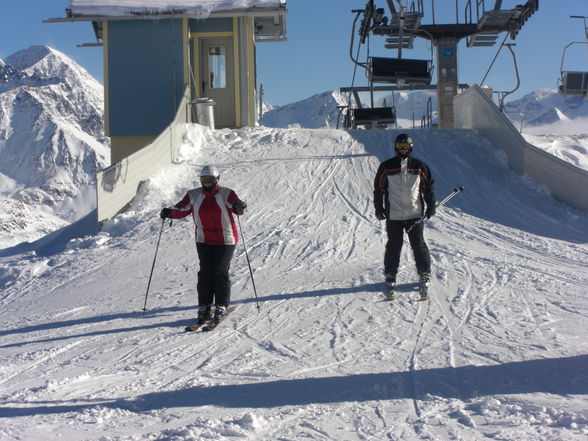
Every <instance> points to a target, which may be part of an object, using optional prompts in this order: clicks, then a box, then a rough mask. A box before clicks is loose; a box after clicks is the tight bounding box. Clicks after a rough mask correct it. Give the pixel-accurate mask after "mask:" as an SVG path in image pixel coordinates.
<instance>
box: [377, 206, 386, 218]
mask: <svg viewBox="0 0 588 441" xmlns="http://www.w3.org/2000/svg"><path fill="white" fill-rule="evenodd" d="M376 218H377V219H378V220H384V219H386V215H385V214H384V209H383V208H376Z"/></svg>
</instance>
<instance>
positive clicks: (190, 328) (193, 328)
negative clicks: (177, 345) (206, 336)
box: [184, 321, 206, 332]
mask: <svg viewBox="0 0 588 441" xmlns="http://www.w3.org/2000/svg"><path fill="white" fill-rule="evenodd" d="M205 323H206V321H203V322H202V323H198V322H196V324H195V325H192V326H186V327H185V328H184V331H185V332H196V331H198V330H199V329H200V328H202V327H203V326H204V324H205Z"/></svg>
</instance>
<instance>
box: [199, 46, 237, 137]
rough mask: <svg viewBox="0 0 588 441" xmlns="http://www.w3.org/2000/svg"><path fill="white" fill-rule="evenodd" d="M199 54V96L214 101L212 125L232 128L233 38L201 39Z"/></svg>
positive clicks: (233, 107)
mask: <svg viewBox="0 0 588 441" xmlns="http://www.w3.org/2000/svg"><path fill="white" fill-rule="evenodd" d="M200 54H201V63H200V66H201V69H202V71H201V72H200V80H201V84H200V96H201V97H203V98H212V99H213V100H214V101H215V103H216V104H215V106H214V125H215V126H216V127H219V128H222V127H235V74H234V68H233V39H232V38H203V39H201V43H200Z"/></svg>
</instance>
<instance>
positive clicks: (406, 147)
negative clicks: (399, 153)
mask: <svg viewBox="0 0 588 441" xmlns="http://www.w3.org/2000/svg"><path fill="white" fill-rule="evenodd" d="M411 147H412V144H411V143H410V142H397V143H396V149H397V150H410V149H411Z"/></svg>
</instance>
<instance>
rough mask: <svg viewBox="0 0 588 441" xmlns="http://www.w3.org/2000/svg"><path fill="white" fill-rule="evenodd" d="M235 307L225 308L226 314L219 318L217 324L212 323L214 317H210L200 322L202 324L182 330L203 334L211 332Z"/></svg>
mask: <svg viewBox="0 0 588 441" xmlns="http://www.w3.org/2000/svg"><path fill="white" fill-rule="evenodd" d="M235 308H236V306H229V307H228V308H227V312H226V313H225V315H223V316H222V317H221V319H220V320H219V321H218V322H215V321H214V316H211V317H210V318H208V319H206V320H204V321H202V322H198V321H197V322H196V323H195V324H194V325H191V326H186V328H184V331H185V332H196V331H198V330H201V331H203V332H207V331H212V330H213V329H214V328H216V327H217V326H218V325H219V323H220V322H222V321H223V320H224V319H225V318H226V317H227V316H228V315H229V314H230V313H231V312H233V311H234V310H235Z"/></svg>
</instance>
